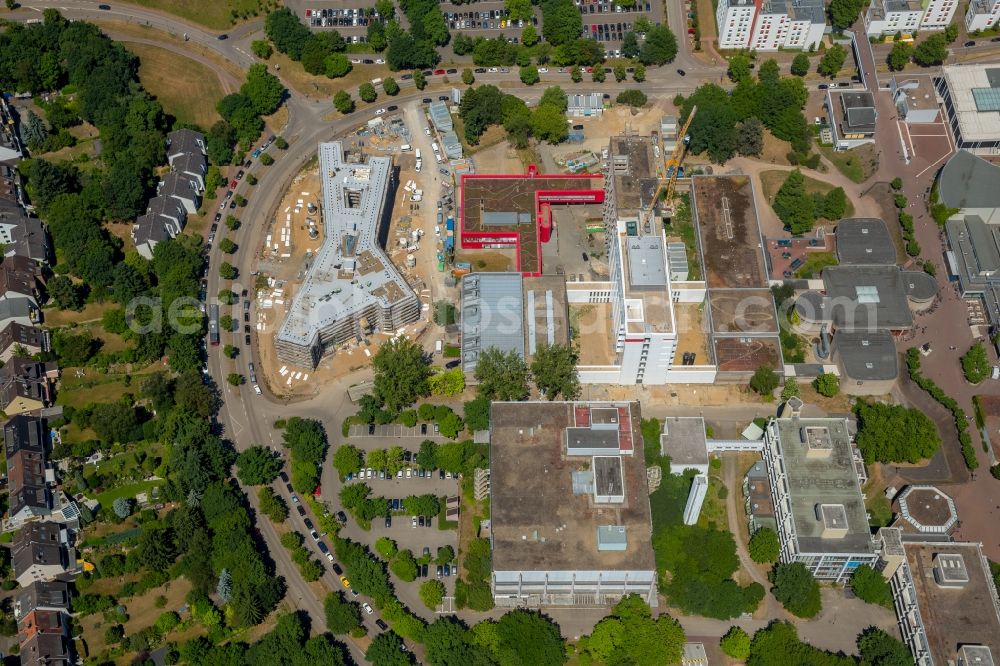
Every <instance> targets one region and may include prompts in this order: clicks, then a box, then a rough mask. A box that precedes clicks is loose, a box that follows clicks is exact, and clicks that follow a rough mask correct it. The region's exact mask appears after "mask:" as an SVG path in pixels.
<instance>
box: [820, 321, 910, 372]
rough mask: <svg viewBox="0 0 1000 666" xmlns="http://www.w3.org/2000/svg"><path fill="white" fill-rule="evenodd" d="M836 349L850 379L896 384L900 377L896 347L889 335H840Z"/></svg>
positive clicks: (846, 333)
mask: <svg viewBox="0 0 1000 666" xmlns="http://www.w3.org/2000/svg"><path fill="white" fill-rule="evenodd" d="M833 347H834V350H835V353H837V354H838V355H839V356H840V364H841V366H842V367H843V370H844V374H845V375H846V377H847V379H851V380H856V381H893V380H895V379H896V378H897V377H898V376H899V357H898V356H897V354H896V343H895V341H894V340H893V337H892V334H891V333H889V332H888V331H884V330H883V331H872V332H870V333H869V332H865V331H837V334H836V335H835V336H834V338H833Z"/></svg>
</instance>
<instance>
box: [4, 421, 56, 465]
mask: <svg viewBox="0 0 1000 666" xmlns="http://www.w3.org/2000/svg"><path fill="white" fill-rule="evenodd" d="M3 440H4V449H5V451H6V454H7V457H8V458H10V457H11V456H12V455H14V454H15V453H17V452H18V451H30V452H33V453H39V454H42V455H44V454H45V444H46V442H47V441H48V434H47V433H46V432H45V421H43V420H42V419H39V418H36V417H34V416H25V415H24V414H19V415H17V416H15V417H13V418H12V419H10V420H9V421H7V423H5V424H4V426H3Z"/></svg>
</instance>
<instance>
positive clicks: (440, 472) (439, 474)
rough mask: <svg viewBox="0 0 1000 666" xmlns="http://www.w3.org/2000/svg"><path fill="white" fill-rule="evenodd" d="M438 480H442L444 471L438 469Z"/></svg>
mask: <svg viewBox="0 0 1000 666" xmlns="http://www.w3.org/2000/svg"><path fill="white" fill-rule="evenodd" d="M438 478H439V479H443V478H444V470H443V469H439V470H438Z"/></svg>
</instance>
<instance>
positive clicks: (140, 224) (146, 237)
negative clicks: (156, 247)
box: [132, 213, 170, 245]
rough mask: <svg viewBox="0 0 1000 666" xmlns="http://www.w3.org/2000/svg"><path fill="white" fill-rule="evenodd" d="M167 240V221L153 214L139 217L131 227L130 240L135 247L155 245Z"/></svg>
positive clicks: (168, 234)
mask: <svg viewBox="0 0 1000 666" xmlns="http://www.w3.org/2000/svg"><path fill="white" fill-rule="evenodd" d="M168 238H170V232H169V231H168V230H167V221H166V220H165V219H164V218H163V217H161V216H159V215H155V214H153V213H146V214H145V215H140V216H139V217H138V219H136V221H135V225H134V226H133V227H132V240H133V241H134V242H135V244H136V245H144V244H146V243H154V244H155V243H159V242H160V241H165V240H167V239H168Z"/></svg>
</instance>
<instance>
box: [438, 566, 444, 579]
mask: <svg viewBox="0 0 1000 666" xmlns="http://www.w3.org/2000/svg"><path fill="white" fill-rule="evenodd" d="M443 574H444V567H442V566H441V565H440V564H439V565H437V577H438V578H440V577H441V576H442V575H443Z"/></svg>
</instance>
